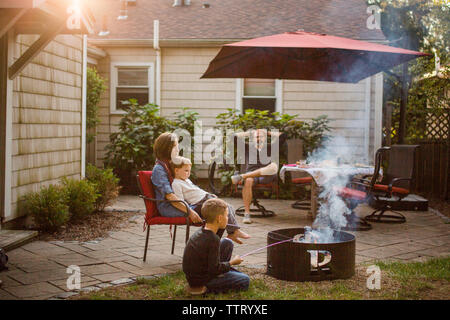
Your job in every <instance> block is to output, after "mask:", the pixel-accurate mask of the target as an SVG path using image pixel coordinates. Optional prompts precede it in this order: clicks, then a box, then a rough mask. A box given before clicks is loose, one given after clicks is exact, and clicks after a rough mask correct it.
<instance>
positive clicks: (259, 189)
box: [231, 165, 279, 218]
mask: <svg viewBox="0 0 450 320" xmlns="http://www.w3.org/2000/svg"><path fill="white" fill-rule="evenodd" d="M246 167H247V166H246V165H241V166H240V168H241V169H240V170H239V173H245V172H247V171H248V170H246ZM243 188H244V181H240V182H239V183H238V184H236V185H232V186H231V191H232V193H233V195H236V194H238V193H239V191H240V192H242V189H243ZM264 192H269V193H270V194H273V193H275V194H276V195H277V199H278V196H279V187H278V174H274V175H273V176H272V182H270V183H254V184H253V186H252V193H253V197H252V202H251V204H250V206H253V208H252V207H251V208H250V214H251V216H252V217H253V216H257V217H262V218H267V217H272V216H274V215H275V212H273V211H272V210H267V209H266V208H265V207H264V206H263V205H262V204H261V203H260V202H259V201H258V198H260V197H261V196H262V195H263V194H264ZM244 213H245V208H244V206H241V207H239V208H237V209H236V214H237V215H239V216H243V215H244Z"/></svg>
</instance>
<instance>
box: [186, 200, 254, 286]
mask: <svg viewBox="0 0 450 320" xmlns="http://www.w3.org/2000/svg"><path fill="white" fill-rule="evenodd" d="M201 212H202V217H203V218H204V219H205V220H206V224H205V226H204V227H202V228H201V229H200V230H198V231H197V232H195V233H194V234H193V235H192V236H191V238H190V239H189V241H188V243H187V244H186V248H185V249H184V254H183V272H184V273H185V274H186V279H187V281H188V283H189V286H190V288H191V289H193V288H197V291H200V292H203V291H204V290H201V289H202V288H204V287H206V288H207V289H208V291H209V292H226V291H228V290H247V289H248V286H249V283H250V278H249V277H248V276H247V275H246V274H244V273H242V272H239V271H237V270H235V269H234V268H232V267H231V266H232V265H238V264H240V263H241V262H242V261H243V260H242V259H241V258H240V257H239V256H235V257H234V258H233V259H232V260H231V261H230V259H231V254H232V252H233V242H232V241H231V240H230V239H227V238H225V239H222V240H221V239H220V238H219V237H218V236H217V235H216V233H217V230H219V229H224V228H225V227H226V226H227V223H228V205H227V204H226V202H225V201H223V200H220V199H209V200H207V201H205V203H204V204H203V206H202V209H201ZM191 291H195V289H193V290H191Z"/></svg>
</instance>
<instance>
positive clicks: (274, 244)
mask: <svg viewBox="0 0 450 320" xmlns="http://www.w3.org/2000/svg"><path fill="white" fill-rule="evenodd" d="M292 240H294V238H291V239H287V240H283V241H279V242H275V243H272V244H269V245H267V246H264V247H261V248H258V249H256V250H253V251H250V252H248V253H245V254H243V255H242V256H241V258H244V257H246V256H249V255H251V254H254V253H256V252H258V251H261V250H264V249H266V248H269V247H272V246H276V245H278V244H282V243H285V242H289V241H292Z"/></svg>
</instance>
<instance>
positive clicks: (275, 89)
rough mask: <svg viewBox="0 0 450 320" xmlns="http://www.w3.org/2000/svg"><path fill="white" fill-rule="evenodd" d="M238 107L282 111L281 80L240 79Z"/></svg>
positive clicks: (243, 109) (241, 108) (240, 108)
mask: <svg viewBox="0 0 450 320" xmlns="http://www.w3.org/2000/svg"><path fill="white" fill-rule="evenodd" d="M237 88H238V90H237V91H238V95H239V98H238V99H237V101H236V102H237V108H238V109H239V110H242V111H243V112H245V110H247V109H257V110H268V111H269V112H271V113H272V112H281V81H280V80H274V79H243V80H242V79H240V80H238V82H237Z"/></svg>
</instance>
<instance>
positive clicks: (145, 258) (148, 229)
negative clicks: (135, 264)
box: [144, 226, 150, 262]
mask: <svg viewBox="0 0 450 320" xmlns="http://www.w3.org/2000/svg"><path fill="white" fill-rule="evenodd" d="M149 236H150V226H147V237H146V238H145V248H144V262H145V260H147V248H148V238H149Z"/></svg>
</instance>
